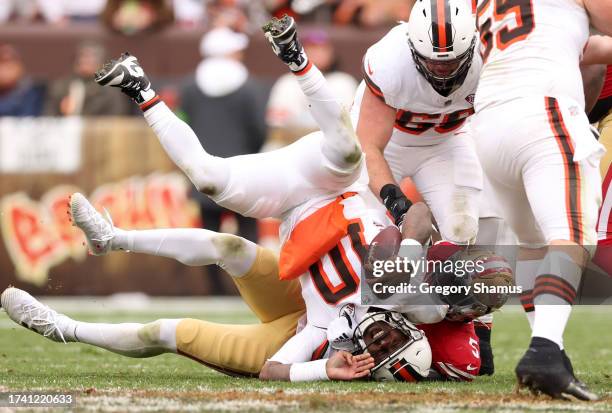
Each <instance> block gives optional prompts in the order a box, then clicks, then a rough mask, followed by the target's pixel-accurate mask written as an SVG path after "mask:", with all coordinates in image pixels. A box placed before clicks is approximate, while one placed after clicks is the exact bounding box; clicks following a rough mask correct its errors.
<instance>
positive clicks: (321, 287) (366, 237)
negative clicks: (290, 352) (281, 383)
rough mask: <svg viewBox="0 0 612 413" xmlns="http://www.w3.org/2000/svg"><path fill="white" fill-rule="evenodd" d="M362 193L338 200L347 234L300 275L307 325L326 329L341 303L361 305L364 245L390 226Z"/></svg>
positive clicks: (383, 211)
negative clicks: (342, 207)
mask: <svg viewBox="0 0 612 413" xmlns="http://www.w3.org/2000/svg"><path fill="white" fill-rule="evenodd" d="M364 196H367V192H366V193H364V194H363V195H362V194H359V195H355V196H352V197H350V198H346V199H345V200H344V201H343V202H342V203H343V205H344V216H345V217H346V219H347V220H348V221H349V226H348V235H346V236H345V237H343V238H342V239H341V240H340V242H339V243H338V244H337V245H336V246H335V247H334V248H332V249H331V250H330V251H329V252H327V253H326V254H325V255H324V256H323V257H321V259H319V260H318V261H317V262H316V263H314V264H313V265H311V266H310V268H309V270H308V272H307V273H305V274H303V275H302V276H300V283H301V285H302V296H303V297H304V303H305V304H306V318H307V320H308V324H310V325H313V326H316V327H320V328H327V325H328V324H329V322H330V321H331V320H333V319H334V318H336V317H338V314H339V311H340V309H341V308H342V307H343V306H344V305H345V304H349V303H350V304H355V305H356V306H361V283H360V280H361V268H362V265H361V264H362V262H363V260H364V259H365V257H366V254H367V246H368V245H369V244H370V242H371V241H372V239H374V237H375V236H376V235H378V233H379V232H380V231H381V230H382V229H383V228H386V227H387V226H389V225H393V222H392V221H391V219H390V218H389V217H388V216H387V214H386V211H385V210H384V207H382V205H380V203H378V205H380V206H381V208H377V207H376V206H375V204H371V203H370V205H368V204H369V203H368V202H367V201H366V199H365V198H364ZM306 219H307V218H306Z"/></svg>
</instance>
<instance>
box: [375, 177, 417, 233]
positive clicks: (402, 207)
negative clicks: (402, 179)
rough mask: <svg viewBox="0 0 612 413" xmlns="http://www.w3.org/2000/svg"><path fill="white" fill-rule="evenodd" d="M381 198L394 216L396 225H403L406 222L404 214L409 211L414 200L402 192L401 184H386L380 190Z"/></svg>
mask: <svg viewBox="0 0 612 413" xmlns="http://www.w3.org/2000/svg"><path fill="white" fill-rule="evenodd" d="M380 199H382V201H383V204H384V205H385V207H386V208H387V210H388V211H389V212H390V213H391V215H392V216H393V219H394V220H395V225H397V226H398V227H401V226H402V222H404V215H406V212H408V209H409V208H410V207H411V206H412V202H410V200H409V199H408V198H406V195H404V193H403V192H402V190H401V189H400V188H399V186H397V185H395V184H386V185H385V186H383V187H382V189H381V190H380Z"/></svg>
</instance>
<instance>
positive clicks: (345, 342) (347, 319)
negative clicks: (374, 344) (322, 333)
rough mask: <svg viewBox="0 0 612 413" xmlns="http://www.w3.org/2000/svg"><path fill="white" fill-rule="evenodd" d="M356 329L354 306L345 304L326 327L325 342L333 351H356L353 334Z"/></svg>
mask: <svg viewBox="0 0 612 413" xmlns="http://www.w3.org/2000/svg"><path fill="white" fill-rule="evenodd" d="M355 327H357V320H355V306H353V305H352V304H347V305H345V306H344V307H342V309H341V310H340V315H339V316H338V317H337V318H335V319H334V320H332V321H331V322H330V323H329V325H328V326H327V340H328V341H329V343H330V345H331V347H332V348H333V349H334V350H344V351H347V352H349V353H352V352H354V351H356V350H357V345H356V344H355V341H354V340H353V333H354V331H355Z"/></svg>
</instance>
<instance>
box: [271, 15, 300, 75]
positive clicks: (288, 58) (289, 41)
mask: <svg viewBox="0 0 612 413" xmlns="http://www.w3.org/2000/svg"><path fill="white" fill-rule="evenodd" d="M262 30H263V31H264V34H265V36H266V39H268V41H269V42H270V44H271V45H272V51H274V54H276V55H277V56H278V57H279V58H280V59H281V60H282V61H283V62H284V63H285V64H286V65H287V66H289V69H291V70H292V71H294V72H299V71H300V70H302V69H304V68H305V67H306V66H307V65H308V57H307V56H306V53H305V52H304V48H303V47H302V44H301V43H300V40H299V39H298V37H297V26H296V24H295V20H294V19H293V17H290V16H287V15H284V16H283V17H281V18H280V19H277V18H276V17H274V18H272V20H270V21H269V22H268V23H267V24H265V25H264V26H263V27H262Z"/></svg>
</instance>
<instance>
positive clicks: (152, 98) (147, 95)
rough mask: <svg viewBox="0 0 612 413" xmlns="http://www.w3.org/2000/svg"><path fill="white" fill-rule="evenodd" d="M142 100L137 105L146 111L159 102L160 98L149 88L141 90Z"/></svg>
mask: <svg viewBox="0 0 612 413" xmlns="http://www.w3.org/2000/svg"><path fill="white" fill-rule="evenodd" d="M141 95H142V99H143V102H142V103H140V104H139V105H138V107H139V108H140V110H142V111H143V112H146V111H147V110H149V109H151V108H152V107H153V106H155V105H157V104H158V103H161V102H162V100H161V98H160V97H159V95H158V94H157V93H155V91H154V90H153V89H149V90H147V91H144V92H141Z"/></svg>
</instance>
